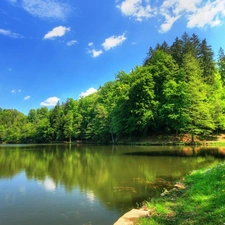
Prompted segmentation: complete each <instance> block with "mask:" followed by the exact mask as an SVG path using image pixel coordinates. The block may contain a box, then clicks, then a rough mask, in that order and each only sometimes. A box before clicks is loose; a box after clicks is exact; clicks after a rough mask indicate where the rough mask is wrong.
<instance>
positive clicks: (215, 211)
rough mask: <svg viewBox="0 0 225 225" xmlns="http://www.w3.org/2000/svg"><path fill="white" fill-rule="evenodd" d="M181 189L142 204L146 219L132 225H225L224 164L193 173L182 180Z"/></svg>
mask: <svg viewBox="0 0 225 225" xmlns="http://www.w3.org/2000/svg"><path fill="white" fill-rule="evenodd" d="M180 184H181V185H182V188H179V183H178V185H177V186H178V188H174V189H173V190H171V191H169V192H164V196H162V197H160V198H158V199H152V200H151V201H148V202H146V203H145V207H147V208H148V209H149V210H150V217H149V218H140V219H139V220H138V221H137V223H136V225H155V224H171V225H172V224H173V225H174V224H193V225H194V224H196V225H197V224H198V225H199V224H207V225H210V224H212V225H215V224H217V225H219V224H225V164H224V163H223V164H219V165H216V166H213V167H210V168H207V169H203V170H197V171H194V172H192V173H191V174H190V175H188V176H186V177H185V178H184V180H183V181H182V183H180Z"/></svg>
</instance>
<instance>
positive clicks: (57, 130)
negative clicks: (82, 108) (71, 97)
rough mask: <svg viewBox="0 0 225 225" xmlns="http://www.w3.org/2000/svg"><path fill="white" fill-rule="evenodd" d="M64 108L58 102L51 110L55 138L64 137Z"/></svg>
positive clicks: (60, 138)
mask: <svg viewBox="0 0 225 225" xmlns="http://www.w3.org/2000/svg"><path fill="white" fill-rule="evenodd" d="M63 116H64V113H63V109H62V106H61V105H60V104H59V102H58V103H57V105H56V106H55V107H54V108H53V109H52V110H51V111H50V116H49V120H50V125H51V128H52V129H53V140H57V141H59V140H62V139H63Z"/></svg>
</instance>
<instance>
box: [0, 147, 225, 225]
mask: <svg viewBox="0 0 225 225" xmlns="http://www.w3.org/2000/svg"><path fill="white" fill-rule="evenodd" d="M224 155H225V148H209V147H208V148H200V147H198V148H192V147H187V148H177V147H171V146H170V147H168V148H167V147H149V146H148V147H147V146H115V147H114V148H112V147H111V146H79V145H37V146H36V145H14V146H12V145H9V146H7V145H6V146H0V185H1V187H3V186H4V187H6V188H4V189H0V198H1V199H0V200H1V201H0V202H2V204H3V205H2V206H1V204H0V218H1V219H0V224H1V220H3V219H2V218H3V217H1V216H3V215H4V216H5V213H7V211H9V212H10V213H12V208H11V207H12V205H10V206H9V205H7V204H8V203H7V202H6V197H5V196H14V202H13V205H14V206H15V205H17V206H18V205H20V204H22V205H21V206H20V207H22V206H23V205H26V207H25V209H26V210H23V211H24V212H27V211H29V204H30V205H31V206H32V201H33V202H35V201H36V202H38V203H37V208H36V211H37V213H40V212H41V215H42V217H43V221H42V222H41V224H52V223H53V222H52V221H51V223H49V220H46V221H47V222H46V221H45V220H44V217H48V216H49V213H51V215H52V217H54V215H58V214H59V215H61V214H63V215H66V216H65V218H64V220H63V219H62V218H61V219H58V220H54V224H85V223H86V224H88V223H92V224H112V223H113V222H114V221H115V220H116V219H117V218H118V216H119V215H121V214H122V213H124V212H125V211H127V210H128V209H130V208H132V207H134V206H136V203H137V202H141V201H143V200H144V199H148V198H151V197H154V196H156V195H160V193H161V192H162V190H163V188H169V187H172V185H173V182H174V181H176V180H178V179H179V178H180V177H181V176H183V175H185V174H187V173H189V172H190V171H192V170H194V169H198V168H202V167H205V166H208V165H211V164H214V163H218V162H220V161H221V160H223V158H224ZM15 190H19V193H20V195H19V196H20V197H16V198H15V196H17V195H15V192H16V193H17V191H15ZM43 191H45V192H43ZM21 195H25V196H26V197H27V196H33V197H30V198H29V199H27V200H26V199H25V200H24V199H23V201H22V200H21V199H20V198H21ZM37 198H38V199H39V200H41V201H42V203H41V202H39V200H38V199H37ZM32 199H35V201H34V200H32ZM56 199H57V200H56ZM31 200H32V201H31ZM43 202H44V203H45V204H43ZM60 202H63V207H64V208H68V209H69V210H67V211H64V209H63V210H62V209H61V208H60V206H59V203H60ZM6 203H7V204H6ZM49 206H50V207H49ZM39 207H40V208H39ZM45 210H46V213H45V212H44V211H45ZM49 210H50V212H49ZM68 212H70V213H68ZM20 213H22V212H20ZM103 214H104V217H105V220H104V223H102V218H103ZM10 216H11V214H10ZM26 216H27V213H26V214H24V217H26ZM37 216H38V214H37ZM39 216H40V215H39ZM31 218H32V216H31ZM86 220H87V221H86ZM5 221H7V218H6V219H5V220H4V222H5ZM21 221H23V223H21V224H23V225H25V224H29V223H25V220H24V219H21ZM59 221H60V222H59ZM85 221H86V222H85ZM98 221H99V222H98ZM39 222H40V221H39ZM3 224H10V223H3ZM11 224H13V223H11ZM14 224H19V223H14ZM30 224H31V223H30ZM32 224H34V223H32ZM39 224H40V223H39Z"/></svg>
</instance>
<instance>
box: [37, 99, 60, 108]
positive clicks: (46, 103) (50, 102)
mask: <svg viewBox="0 0 225 225" xmlns="http://www.w3.org/2000/svg"><path fill="white" fill-rule="evenodd" d="M59 100H60V99H59V98H57V97H50V98H48V99H46V100H45V101H44V102H41V104H40V105H42V106H55V105H57V103H58V101H59Z"/></svg>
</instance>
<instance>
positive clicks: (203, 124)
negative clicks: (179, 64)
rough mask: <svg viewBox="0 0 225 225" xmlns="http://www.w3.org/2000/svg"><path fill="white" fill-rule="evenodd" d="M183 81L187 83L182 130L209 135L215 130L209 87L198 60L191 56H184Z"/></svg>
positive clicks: (192, 133)
mask: <svg viewBox="0 0 225 225" xmlns="http://www.w3.org/2000/svg"><path fill="white" fill-rule="evenodd" d="M183 69H184V81H185V82H187V83H188V92H187V98H188V100H187V105H184V107H185V111H186V121H187V122H186V125H185V127H184V130H185V131H187V132H188V133H190V134H191V135H192V141H194V135H195V134H201V133H209V132H211V131H212V130H213V129H214V128H215V124H214V122H213V119H212V115H211V113H210V103H209V101H208V98H207V97H208V96H207V93H208V90H209V86H208V85H207V84H206V83H204V80H203V77H202V70H201V68H200V65H199V63H198V60H197V59H196V58H195V57H193V55H192V54H186V55H185V56H184V60H183Z"/></svg>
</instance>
